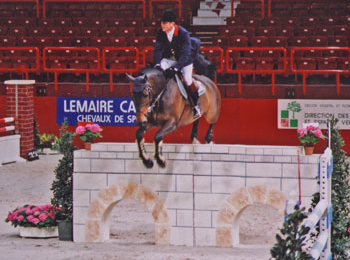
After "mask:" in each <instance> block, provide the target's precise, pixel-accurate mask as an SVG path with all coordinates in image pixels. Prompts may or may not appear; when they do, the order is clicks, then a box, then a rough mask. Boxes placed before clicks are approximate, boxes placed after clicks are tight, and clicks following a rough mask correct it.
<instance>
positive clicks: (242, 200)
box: [216, 185, 287, 247]
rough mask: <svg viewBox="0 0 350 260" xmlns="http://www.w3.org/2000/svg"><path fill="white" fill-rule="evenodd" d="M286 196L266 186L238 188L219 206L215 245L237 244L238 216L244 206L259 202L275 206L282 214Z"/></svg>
mask: <svg viewBox="0 0 350 260" xmlns="http://www.w3.org/2000/svg"><path fill="white" fill-rule="evenodd" d="M286 199H287V197H286V196H285V195H284V194H283V193H282V192H281V191H279V190H275V189H268V188H267V187H266V186H262V185H260V186H253V187H245V188H240V189H239V190H237V191H235V192H233V193H232V194H231V195H230V196H229V197H228V198H227V200H226V201H225V202H224V204H223V205H222V206H221V208H220V211H219V214H218V217H217V221H216V223H217V227H216V245H217V246H219V247H231V246H236V245H238V244H239V227H238V223H237V222H238V216H239V214H240V212H242V211H243V210H244V209H245V208H246V207H248V206H250V205H253V204H257V203H261V204H267V205H270V206H272V207H273V208H275V209H276V210H277V211H278V213H280V214H281V216H283V213H284V208H285V202H286Z"/></svg>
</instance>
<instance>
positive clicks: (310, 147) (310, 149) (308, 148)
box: [304, 146, 315, 155]
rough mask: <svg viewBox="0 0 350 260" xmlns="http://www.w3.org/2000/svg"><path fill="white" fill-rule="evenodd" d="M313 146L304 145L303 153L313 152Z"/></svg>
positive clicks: (310, 153)
mask: <svg viewBox="0 0 350 260" xmlns="http://www.w3.org/2000/svg"><path fill="white" fill-rule="evenodd" d="M314 148H315V147H314V146H304V152H305V155H312V154H313V153H314Z"/></svg>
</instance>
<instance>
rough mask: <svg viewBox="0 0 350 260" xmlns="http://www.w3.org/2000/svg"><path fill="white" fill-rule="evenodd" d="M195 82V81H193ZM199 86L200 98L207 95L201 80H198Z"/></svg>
mask: <svg viewBox="0 0 350 260" xmlns="http://www.w3.org/2000/svg"><path fill="white" fill-rule="evenodd" d="M193 80H194V79H193ZM196 83H197V86H198V96H201V95H203V94H204V93H205V87H204V85H203V83H202V82H200V81H199V80H196Z"/></svg>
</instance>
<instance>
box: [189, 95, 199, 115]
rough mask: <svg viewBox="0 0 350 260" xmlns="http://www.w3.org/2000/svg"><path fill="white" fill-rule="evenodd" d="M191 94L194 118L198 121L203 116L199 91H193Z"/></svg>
mask: <svg viewBox="0 0 350 260" xmlns="http://www.w3.org/2000/svg"><path fill="white" fill-rule="evenodd" d="M190 92H191V98H192V101H193V118H195V119H196V118H199V117H200V116H201V108H200V106H199V103H198V100H199V96H198V91H197V90H193V89H191V90H190Z"/></svg>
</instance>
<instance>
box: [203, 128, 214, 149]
mask: <svg viewBox="0 0 350 260" xmlns="http://www.w3.org/2000/svg"><path fill="white" fill-rule="evenodd" d="M213 128H214V124H210V126H209V128H208V131H207V133H206V135H205V138H204V140H205V142H206V143H207V144H210V143H211V141H212V139H213Z"/></svg>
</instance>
